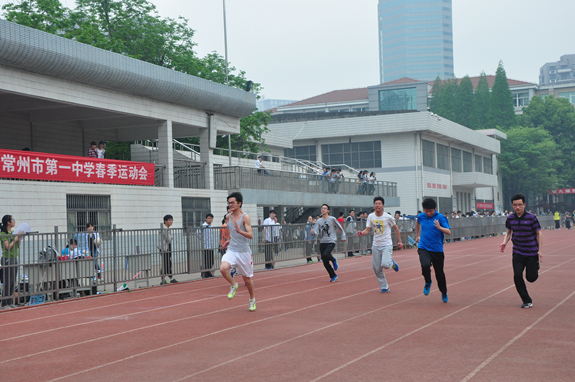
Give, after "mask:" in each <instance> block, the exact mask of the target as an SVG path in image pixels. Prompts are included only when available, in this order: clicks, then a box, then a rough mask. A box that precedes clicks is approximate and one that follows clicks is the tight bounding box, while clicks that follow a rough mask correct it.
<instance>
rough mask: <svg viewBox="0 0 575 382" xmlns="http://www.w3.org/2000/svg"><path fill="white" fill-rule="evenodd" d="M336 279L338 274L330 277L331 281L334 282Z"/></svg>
mask: <svg viewBox="0 0 575 382" xmlns="http://www.w3.org/2000/svg"><path fill="white" fill-rule="evenodd" d="M335 280H337V275H335V276H333V277H332V278H331V279H329V282H330V283H332V282H334V281H335Z"/></svg>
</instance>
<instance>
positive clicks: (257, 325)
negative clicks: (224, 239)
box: [0, 230, 575, 382]
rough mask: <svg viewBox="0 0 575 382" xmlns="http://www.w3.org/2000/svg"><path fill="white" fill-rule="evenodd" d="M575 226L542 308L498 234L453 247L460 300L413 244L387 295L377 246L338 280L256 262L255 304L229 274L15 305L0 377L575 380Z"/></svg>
mask: <svg viewBox="0 0 575 382" xmlns="http://www.w3.org/2000/svg"><path fill="white" fill-rule="evenodd" d="M574 235H575V232H570V231H565V230H560V231H545V232H544V247H543V249H544V252H543V253H544V258H543V264H542V268H541V271H540V277H539V279H538V280H537V281H536V282H535V283H533V284H528V290H529V292H530V294H531V296H532V298H533V304H534V307H533V308H531V309H520V308H519V305H520V304H521V300H520V298H519V296H518V294H517V292H516V291H515V287H514V285H513V275H512V269H511V251H510V249H511V248H508V249H507V253H505V254H501V253H500V252H499V244H500V243H501V241H502V237H493V238H485V239H480V240H473V241H466V242H456V243H452V244H446V245H445V251H446V252H445V253H446V266H445V270H446V275H447V285H448V295H449V302H448V303H447V304H444V303H443V302H442V301H441V294H440V293H439V291H438V290H437V285H436V283H435V282H434V284H433V286H432V289H431V294H430V295H429V296H424V295H423V293H422V289H423V283H424V282H423V278H422V276H421V270H420V266H419V260H418V256H417V252H416V251H415V250H414V249H410V250H403V251H399V252H395V254H394V258H395V260H396V261H397V263H398V264H399V267H400V270H399V272H398V273H396V272H394V271H393V270H386V276H387V278H388V281H389V284H390V288H391V290H390V292H389V293H386V294H382V293H380V291H379V289H378V284H377V280H376V279H375V276H374V274H373V271H372V269H371V257H369V256H366V257H355V258H349V259H343V260H340V262H339V263H340V269H339V271H338V272H337V273H338V275H339V280H338V281H337V282H335V283H330V282H329V277H328V275H327V272H326V271H325V269H324V268H323V266H322V265H321V264H318V263H315V264H313V265H305V266H298V267H292V268H284V269H278V270H274V271H267V272H258V273H256V274H255V276H254V283H255V286H256V290H255V293H256V300H257V311H256V312H249V311H248V294H247V290H246V288H245V287H243V286H241V287H240V289H238V292H237V294H236V297H235V298H234V299H233V300H228V299H227V297H226V296H227V293H228V290H229V287H228V285H227V284H226V282H225V280H223V279H222V278H218V279H211V280H205V281H196V282H188V283H179V284H172V285H168V286H164V287H159V288H158V287H155V288H151V289H147V290H140V291H134V292H124V293H114V294H109V295H102V296H98V297H93V298H83V299H78V300H71V301H67V302H62V303H56V304H51V305H43V306H39V307H32V308H25V309H17V310H12V311H3V312H2V313H0V349H2V351H1V352H0V375H1V380H2V381H4V382H16V381H106V382H107V381H228V380H231V381H383V380H385V381H477V382H479V381H506V382H508V381H574V380H575V366H574V365H575V359H574V354H575V319H574V317H575V303H574V295H575V278H574V277H573V275H574V274H575V256H574V255H575V241H574V240H573V236H574ZM302 262H303V260H302ZM434 281H435V280H434Z"/></svg>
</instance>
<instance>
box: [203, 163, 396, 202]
mask: <svg viewBox="0 0 575 382" xmlns="http://www.w3.org/2000/svg"><path fill="white" fill-rule="evenodd" d="M271 177H273V178H271ZM214 188H215V189H216V190H234V189H240V188H256V189H260V190H271V191H291V192H311V193H332V194H343V195H356V194H361V195H380V196H384V197H385V196H397V183H394V182H380V181H376V182H374V183H373V184H362V183H358V181H357V179H346V178H342V179H340V180H338V181H334V182H331V181H330V180H328V178H327V177H326V176H321V175H317V174H307V173H301V172H290V171H276V170H267V169H257V168H250V167H219V168H214Z"/></svg>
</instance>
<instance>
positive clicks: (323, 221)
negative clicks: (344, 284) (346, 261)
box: [312, 204, 345, 282]
mask: <svg viewBox="0 0 575 382" xmlns="http://www.w3.org/2000/svg"><path fill="white" fill-rule="evenodd" d="M338 229H339V230H340V231H341V240H342V241H345V231H344V230H343V228H341V225H340V224H339V223H338V221H337V219H336V218H334V217H333V216H329V206H328V205H327V204H323V205H322V206H321V218H319V219H318V220H317V222H316V223H315V226H314V227H313V229H312V234H313V235H317V236H319V238H320V244H319V252H320V254H321V260H322V261H323V266H324V267H325V269H326V270H327V273H329V281H330V282H334V281H335V280H337V275H336V274H335V271H337V270H338V268H339V266H338V264H337V259H336V258H335V257H333V255H332V254H331V251H333V249H334V248H335V243H336V240H337V230H338ZM330 261H331V262H332V263H333V268H332V266H331V264H330Z"/></svg>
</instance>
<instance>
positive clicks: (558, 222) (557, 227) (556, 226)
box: [555, 220, 561, 229]
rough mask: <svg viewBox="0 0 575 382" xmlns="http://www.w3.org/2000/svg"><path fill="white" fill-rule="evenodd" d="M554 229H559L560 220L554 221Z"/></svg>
mask: <svg viewBox="0 0 575 382" xmlns="http://www.w3.org/2000/svg"><path fill="white" fill-rule="evenodd" d="M555 228H556V229H559V228H561V220H555Z"/></svg>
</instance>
